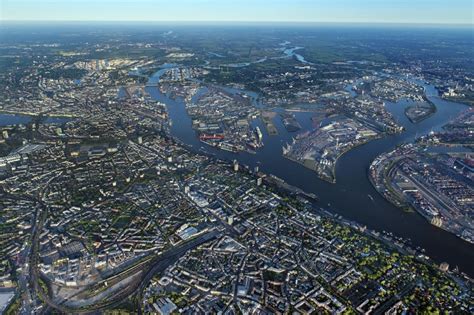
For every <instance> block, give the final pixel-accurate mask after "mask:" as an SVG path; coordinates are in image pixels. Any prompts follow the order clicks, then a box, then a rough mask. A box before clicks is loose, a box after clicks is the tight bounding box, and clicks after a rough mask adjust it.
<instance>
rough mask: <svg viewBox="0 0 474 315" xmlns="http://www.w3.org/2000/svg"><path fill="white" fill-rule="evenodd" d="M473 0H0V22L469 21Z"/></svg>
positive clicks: (473, 9)
mask: <svg viewBox="0 0 474 315" xmlns="http://www.w3.org/2000/svg"><path fill="white" fill-rule="evenodd" d="M473 3H474V1H473V0H0V20H4V21H5V20H32V21H36V20H42V21H160V22H167V21H200V22H204V21H219V22H220V21H226V22H233V21H241V22H356V23H383V22H385V23H421V24H470V25H473V23H474V21H473V19H474V17H473V16H474V5H473Z"/></svg>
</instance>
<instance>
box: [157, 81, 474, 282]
mask: <svg viewBox="0 0 474 315" xmlns="http://www.w3.org/2000/svg"><path fill="white" fill-rule="evenodd" d="M161 73H162V72H161ZM159 75H160V72H157V73H156V74H155V75H154V76H153V77H152V78H151V79H150V80H152V81H155V82H156V81H157V79H158V78H159ZM431 89H432V88H431V86H428V87H427V90H428V94H429V95H436V94H435V92H434V91H433V92H432V91H431ZM148 91H149V93H151V95H152V97H153V98H155V99H157V100H159V101H161V102H163V103H165V104H166V105H167V109H168V113H169V116H170V119H171V120H172V121H173V125H172V128H171V133H172V134H173V135H174V136H175V137H176V138H178V139H179V140H180V142H181V143H184V144H186V146H187V147H188V148H190V149H192V150H193V151H194V152H201V153H203V152H206V153H208V154H210V155H212V156H214V157H216V158H219V159H221V160H224V161H233V160H237V161H238V162H239V164H241V165H248V166H249V167H251V168H255V167H257V166H258V167H259V169H260V170H261V171H262V172H264V173H266V174H273V175H275V176H277V177H278V178H281V179H283V180H284V181H285V182H286V183H287V184H289V185H292V186H295V187H298V188H300V189H302V190H303V191H306V192H308V193H313V194H315V195H317V196H318V198H319V202H318V204H320V205H324V207H325V208H326V209H327V210H328V211H330V212H331V213H334V214H337V215H340V216H342V217H344V218H346V219H348V220H351V221H355V222H358V223H359V224H361V225H364V226H367V228H370V229H371V230H374V231H388V232H390V233H393V235H396V236H399V237H402V238H404V239H410V240H411V241H412V243H413V245H414V246H415V247H418V246H419V247H421V248H424V249H425V250H426V254H427V255H429V256H430V257H431V258H432V259H433V260H434V261H436V262H437V263H441V262H448V263H449V264H450V265H452V266H458V267H459V268H460V270H462V271H464V272H466V273H468V274H470V275H472V276H474V266H473V265H472V264H471V263H470V262H471V261H474V246H473V245H472V244H469V243H467V242H465V241H463V240H461V239H459V238H458V237H456V236H454V235H452V234H450V233H448V232H445V231H444V230H441V229H438V228H436V227H434V226H432V225H431V224H429V223H427V222H426V220H425V219H424V218H422V217H421V216H419V215H418V214H417V213H407V212H405V211H401V210H400V208H398V207H396V206H394V205H393V204H392V203H390V202H389V201H387V200H386V199H385V198H383V197H382V196H381V195H379V194H378V192H377V190H376V189H375V188H374V186H373V185H372V183H371V182H370V180H369V177H368V176H367V170H368V169H369V166H370V164H371V163H372V161H373V160H374V159H375V158H376V157H377V156H379V155H380V154H382V153H384V152H389V151H391V150H393V148H395V147H396V146H398V145H400V144H403V143H406V142H411V141H413V140H414V139H415V138H417V137H418V136H421V135H424V134H428V133H429V132H431V131H432V130H439V129H440V128H441V127H442V126H443V125H444V124H445V123H446V122H448V121H450V120H451V119H452V118H454V117H456V116H457V115H458V114H459V113H460V112H462V111H463V110H465V109H466V108H467V107H466V106H465V105H462V104H457V103H451V102H446V101H444V100H441V99H439V98H437V97H432V96H429V97H430V98H431V101H433V103H434V104H435V105H436V106H437V112H436V113H435V114H434V115H432V116H431V117H429V118H427V119H425V120H423V121H422V122H420V123H419V124H416V125H415V124H412V123H411V122H410V121H409V120H408V118H407V117H406V116H405V115H404V106H403V104H389V105H388V106H387V108H388V110H389V111H390V112H391V113H392V115H394V117H395V118H396V119H397V121H398V122H399V123H400V125H402V126H403V127H404V129H405V130H404V131H403V132H401V133H397V134H387V135H386V136H384V137H383V138H380V139H374V140H372V141H370V142H368V143H365V144H362V145H360V146H358V147H355V148H352V149H351V150H350V151H348V152H346V153H345V154H344V155H342V156H340V158H339V160H338V162H337V164H336V172H335V174H336V177H337V183H336V184H332V183H329V182H327V181H324V180H321V179H319V178H318V177H317V176H314V173H313V172H311V171H309V170H308V169H307V168H305V167H304V166H302V165H301V164H299V163H295V162H292V161H290V160H288V159H286V158H285V157H283V156H282V154H281V153H282V152H281V148H282V145H283V144H284V143H288V142H289V141H291V139H292V136H293V135H292V134H289V133H288V132H287V131H286V130H285V128H284V126H283V124H282V123H281V122H280V121H278V119H276V120H275V121H274V123H275V126H276V128H277V130H278V132H279V134H278V135H277V136H270V135H269V134H268V133H267V131H266V129H265V126H264V125H263V123H261V122H258V121H256V124H257V125H258V124H259V126H260V128H261V129H262V131H263V133H264V139H265V140H264V141H265V146H264V147H262V148H261V149H259V150H258V151H257V152H256V154H248V153H245V152H243V153H239V154H234V153H231V152H226V151H222V150H218V149H216V148H213V147H209V146H207V145H204V144H202V143H201V142H200V141H199V140H198V139H197V137H196V135H195V133H194V131H193V130H192V128H191V120H190V118H189V117H188V116H187V113H186V111H185V107H184V104H182V103H181V102H179V100H171V99H169V98H168V97H167V96H166V95H162V94H161V93H159V91H158V89H157V88H149V90H148ZM235 92H236V93H238V92H241V93H244V92H243V91H235ZM251 97H252V98H253V99H254V100H256V99H257V98H258V96H257V95H256V94H255V93H254V94H252V95H251ZM254 102H255V101H254ZM256 106H257V107H258V108H259V109H262V105H261V104H257V105H256ZM296 115H297V117H296V118H297V119H298V121H299V122H300V123H301V124H302V125H303V127H304V129H305V130H309V129H310V128H312V127H311V126H312V123H311V120H310V115H307V114H305V113H296ZM368 196H372V198H370V197H368Z"/></svg>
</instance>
